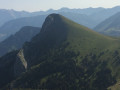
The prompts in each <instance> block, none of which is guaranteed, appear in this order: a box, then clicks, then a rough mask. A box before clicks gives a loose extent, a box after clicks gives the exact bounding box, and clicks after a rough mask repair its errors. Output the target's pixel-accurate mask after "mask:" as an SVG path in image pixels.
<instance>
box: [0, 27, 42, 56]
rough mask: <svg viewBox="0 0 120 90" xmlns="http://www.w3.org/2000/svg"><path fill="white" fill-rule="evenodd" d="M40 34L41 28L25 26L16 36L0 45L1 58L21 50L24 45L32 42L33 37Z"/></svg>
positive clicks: (10, 37)
mask: <svg viewBox="0 0 120 90" xmlns="http://www.w3.org/2000/svg"><path fill="white" fill-rule="evenodd" d="M39 32H40V28H37V27H31V26H25V27H23V28H21V29H20V30H19V31H18V32H16V33H15V35H11V36H9V37H8V38H6V39H5V40H4V41H2V42H1V43H0V56H2V55H4V54H6V53H8V52H11V51H13V50H18V49H20V48H21V47H22V46H23V44H24V43H25V42H27V41H30V40H31V38H32V37H33V36H35V35H36V34H38V33H39Z"/></svg>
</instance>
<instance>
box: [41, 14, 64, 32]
mask: <svg viewBox="0 0 120 90" xmlns="http://www.w3.org/2000/svg"><path fill="white" fill-rule="evenodd" d="M61 17H62V16H61V15H59V14H55V13H54V14H50V15H48V16H47V18H46V19H45V22H44V24H43V27H42V30H41V32H44V31H45V30H47V28H49V26H51V25H52V24H55V23H59V22H60V21H61Z"/></svg>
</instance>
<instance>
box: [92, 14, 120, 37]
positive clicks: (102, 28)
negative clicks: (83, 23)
mask: <svg viewBox="0 0 120 90" xmlns="http://www.w3.org/2000/svg"><path fill="white" fill-rule="evenodd" d="M94 30H95V31H97V32H100V33H103V34H106V35H110V36H120V12H119V13H117V14H115V15H113V16H111V17H110V18H108V19H106V20H105V21H103V22H101V23H100V24H98V25H97V26H96V27H95V28H94Z"/></svg>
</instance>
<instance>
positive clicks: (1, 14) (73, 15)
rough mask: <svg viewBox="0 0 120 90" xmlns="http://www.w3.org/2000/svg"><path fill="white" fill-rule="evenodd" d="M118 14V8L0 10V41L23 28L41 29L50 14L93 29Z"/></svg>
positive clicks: (119, 9)
mask: <svg viewBox="0 0 120 90" xmlns="http://www.w3.org/2000/svg"><path fill="white" fill-rule="evenodd" d="M118 12H120V6H117V7H114V8H108V9H105V8H86V9H68V8H61V9H58V10H53V9H50V10H48V11H38V12H31V13H30V12H25V11H21V12H20V11H14V10H4V9H1V10H0V26H1V27H0V41H3V40H4V39H5V38H7V37H8V36H10V35H11V34H15V33H16V32H17V31H18V30H19V29H20V28H22V27H24V26H33V27H41V26H42V24H43V22H44V20H45V18H46V16H47V15H48V14H51V13H58V14H61V15H63V16H65V17H67V18H69V19H71V20H73V21H75V22H77V23H79V24H82V25H84V26H87V27H89V28H91V29H92V28H94V27H95V26H96V25H98V24H99V23H101V22H102V21H104V20H105V19H107V18H109V17H110V16H112V15H114V14H116V13H118Z"/></svg>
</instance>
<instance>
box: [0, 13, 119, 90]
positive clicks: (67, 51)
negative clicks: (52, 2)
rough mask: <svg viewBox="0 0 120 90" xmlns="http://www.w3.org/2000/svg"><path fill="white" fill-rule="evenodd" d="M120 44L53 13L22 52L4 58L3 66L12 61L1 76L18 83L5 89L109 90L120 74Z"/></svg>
mask: <svg viewBox="0 0 120 90" xmlns="http://www.w3.org/2000/svg"><path fill="white" fill-rule="evenodd" d="M119 44H120V42H119V40H118V39H115V38H111V37H107V36H104V35H101V34H99V33H97V32H94V31H92V30H90V29H89V28H87V27H84V26H82V25H79V24H77V23H75V22H73V21H71V20H69V19H67V18H65V17H63V16H61V15H59V14H51V15H49V16H48V17H47V18H46V20H45V22H44V24H43V26H42V29H41V32H40V33H39V34H37V35H36V36H35V37H34V38H33V39H32V40H31V41H30V42H27V43H25V44H24V46H23V48H22V49H21V50H20V51H16V52H13V53H10V54H7V55H6V56H4V57H2V58H0V63H3V62H4V61H7V62H8V61H9V62H8V63H7V64H6V63H5V65H4V67H2V69H1V68H0V70H1V71H0V73H2V74H3V76H4V78H5V77H12V80H14V81H13V82H11V83H10V84H9V85H7V86H6V87H5V89H6V88H12V89H14V88H18V89H19V88H25V89H28V88H32V89H41V88H42V89H58V90H59V89H68V90H70V89H72V90H80V89H81V90H87V89H88V88H89V90H106V89H107V88H108V87H109V86H111V85H113V84H115V83H116V81H117V80H118V78H119V75H120V74H119V73H118V70H119V69H120V65H119V58H120V57H119V54H120V47H119ZM16 54H17V56H16ZM11 57H12V58H11ZM13 57H15V58H13ZM16 57H17V59H16ZM8 58H9V60H8ZM7 65H9V68H5V67H7ZM0 66H2V65H0ZM3 69H5V70H6V72H7V75H9V76H5V75H6V72H3V71H2V70H3ZM8 71H11V72H8ZM22 72H24V73H22ZM14 76H16V78H17V77H18V78H17V79H16V78H13V77H14ZM1 80H4V79H1ZM4 81H5V80H4ZM10 81H11V80H9V82H10ZM0 83H2V81H1V82H0Z"/></svg>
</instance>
